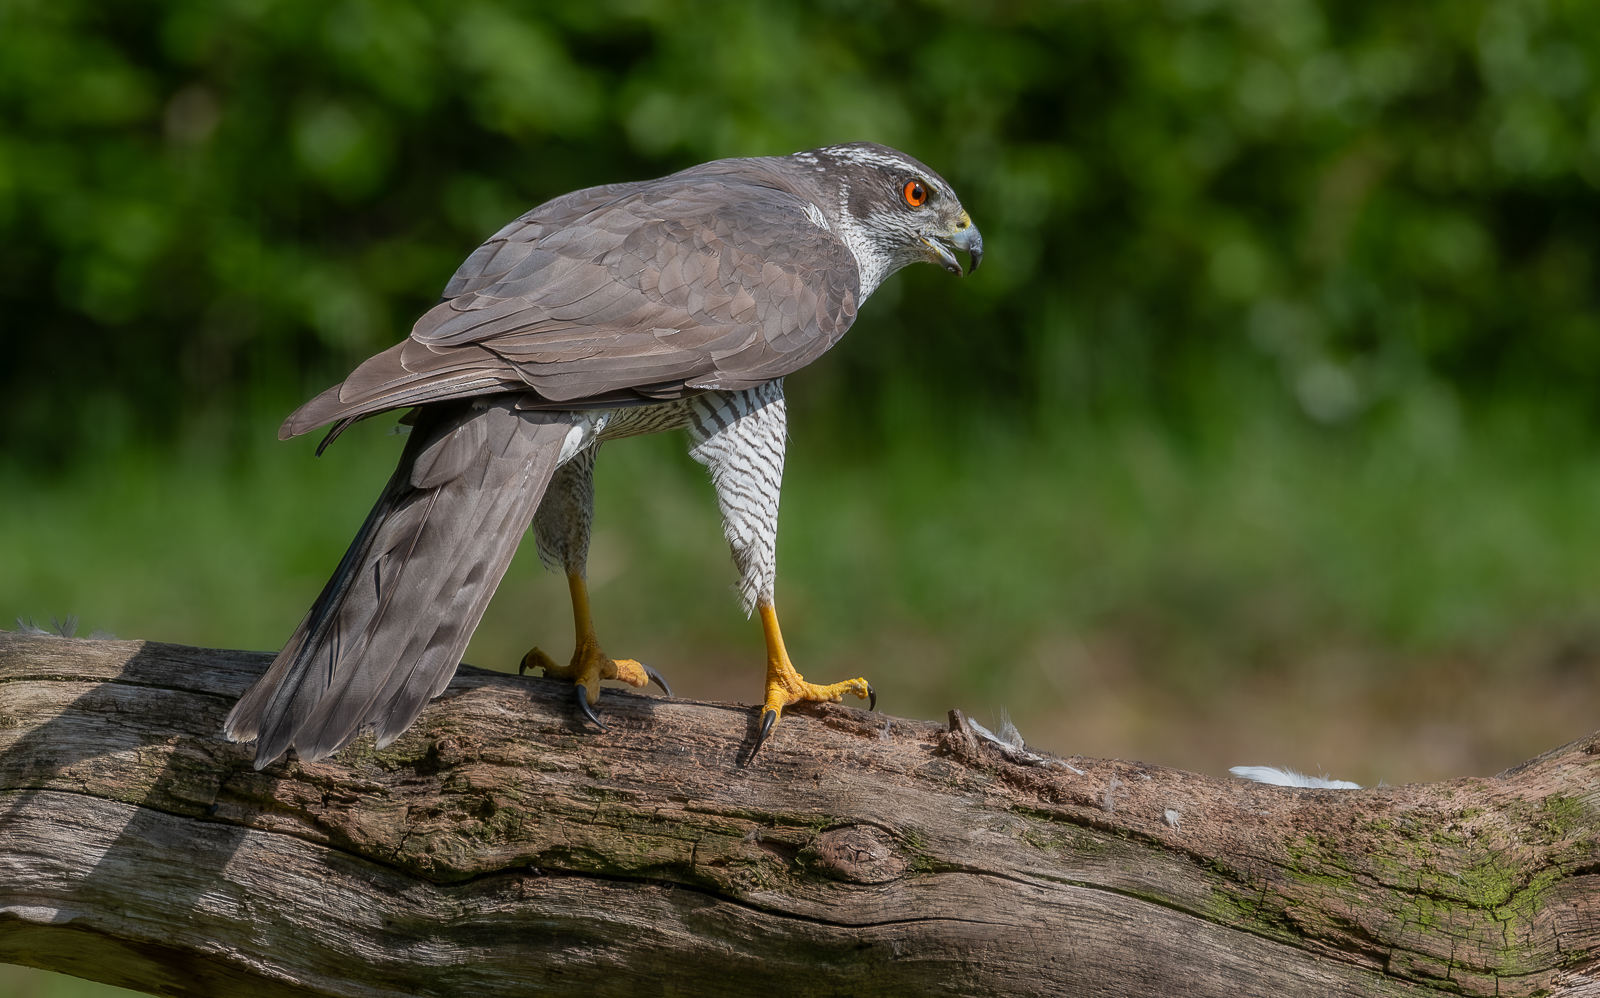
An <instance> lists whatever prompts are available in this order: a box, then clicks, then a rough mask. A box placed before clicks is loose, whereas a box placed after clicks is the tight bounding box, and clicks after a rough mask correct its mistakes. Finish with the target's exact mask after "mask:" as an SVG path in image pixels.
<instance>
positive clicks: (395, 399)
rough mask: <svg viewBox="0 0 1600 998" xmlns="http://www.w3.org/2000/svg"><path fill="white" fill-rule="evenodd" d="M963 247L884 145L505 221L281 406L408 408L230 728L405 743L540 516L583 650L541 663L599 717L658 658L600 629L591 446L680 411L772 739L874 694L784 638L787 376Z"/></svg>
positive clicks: (957, 227)
mask: <svg viewBox="0 0 1600 998" xmlns="http://www.w3.org/2000/svg"><path fill="white" fill-rule="evenodd" d="M958 249H959V250H963V251H965V252H967V253H968V254H970V256H971V259H972V267H973V268H974V269H975V268H976V267H977V266H978V263H979V261H980V260H981V258H982V253H983V242H982V240H981V238H980V237H979V235H978V229H977V227H976V226H974V225H973V224H972V220H971V219H970V218H969V217H968V215H967V213H966V211H964V210H963V209H962V207H961V204H960V202H959V201H958V200H957V199H956V195H955V192H954V191H952V190H951V189H950V185H948V184H946V183H945V182H944V180H942V179H941V178H940V177H939V176H938V174H936V173H934V172H933V171H932V170H930V169H928V168H927V167H926V166H924V165H922V164H921V163H919V162H917V161H916V160H914V159H912V158H911V157H909V156H907V155H905V154H903V153H900V152H896V151H895V150H893V149H889V148H887V147H884V146H880V145H873V144H869V143H854V144H849V145H839V146H829V147H827V148H823V149H816V150H812V151H810V152H802V153H796V154H794V155H793V156H785V157H772V158H761V159H726V160H718V161H716V162H713V163H706V164H703V165H701V166H696V167H692V168H690V169H688V170H684V171H683V172H681V173H675V174H673V175H672V176H669V177H663V178H661V179H659V180H650V181H645V182H642V183H629V184H610V185H607V186H603V187H594V188H590V189H588V190H583V191H577V192H574V193H572V194H568V195H566V196H565V197H559V198H556V199H555V200H553V201H550V202H548V203H546V204H543V205H541V206H539V207H538V208H535V209H533V210H532V211H530V212H528V213H527V214H525V215H523V216H522V217H521V218H519V219H517V220H516V221H514V222H512V223H511V224H510V225H507V226H506V227H505V228H503V229H501V230H500V231H499V232H497V233H495V234H494V236H492V237H491V238H490V239H489V240H488V241H487V242H485V243H484V244H483V245H482V246H480V247H479V248H478V249H477V251H476V252H474V253H473V254H472V255H471V256H470V257H468V258H467V261H466V262H465V263H464V264H462V265H461V269H460V270H458V271H456V274H455V276H454V277H453V278H452V279H451V280H450V283H449V284H448V285H447V286H446V287H445V290H444V296H443V298H442V299H441V301H440V303H439V304H438V305H436V306H434V307H433V308H432V309H431V310H429V311H428V312H427V313H426V314H425V315H423V317H422V318H421V319H419V320H418V321H417V324H416V326H415V327H413V329H412V331H411V335H410V336H409V337H407V338H406V339H405V340H404V341H402V342H401V343H399V344H398V345H396V346H394V347H392V348H390V349H388V350H385V351H384V352H383V353H380V354H378V355H377V356H376V357H373V358H371V359H370V360H368V361H366V362H365V363H363V364H362V365H361V366H360V367H358V368H356V370H355V371H354V373H352V374H351V375H350V377H348V378H347V379H345V381H344V382H343V383H342V384H339V385H336V386H334V387H333V388H330V389H328V390H327V391H326V392H323V393H322V394H321V395H319V396H317V397H316V398H314V399H312V400H311V401H310V402H308V403H306V404H305V405H304V406H302V407H301V408H300V409H298V410H297V411H295V412H294V413H293V414H292V415H291V416H290V417H289V418H288V420H286V421H285V422H284V424H283V428H282V430H281V431H280V432H279V436H280V437H282V438H284V439H287V438H289V437H291V436H295V435H297V434H301V433H305V432H307V431H309V430H312V429H314V428H316V427H319V426H323V425H325V424H328V423H332V424H333V427H332V429H331V430H330V431H329V434H328V439H327V440H324V441H323V446H324V447H325V446H327V444H328V443H329V442H330V441H331V440H332V439H333V438H334V437H336V436H337V435H338V434H339V433H340V432H341V431H342V430H343V429H344V428H345V427H347V426H349V425H350V424H351V423H353V422H355V421H356V420H359V419H363V418H366V417H368V416H371V415H374V414H376V413H379V412H383V411H385V410H389V409H398V408H410V409H411V410H412V411H411V412H410V413H409V414H407V415H406V416H405V417H404V418H403V419H402V420H401V421H402V422H403V423H408V424H409V425H410V426H411V432H410V436H409V438H408V440H407V442H406V445H405V450H404V453H403V454H402V455H401V457H400V465H399V467H398V468H397V469H396V470H395V473H394V475H393V477H392V478H390V480H389V484H388V486H387V487H386V488H385V489H384V490H383V494H382V495H381V496H379V497H378V502H377V505H376V506H374V507H373V509H372V512H371V513H370V514H369V515H368V516H367V520H366V522H365V523H364V524H363V525H362V527H361V530H360V532H359V533H357V534H356V537H355V540H354V541H352V542H351V544H350V549H349V550H348V551H347V552H346V553H345V556H344V559H343V560H342V561H341V562H340V563H339V567H338V568H337V569H336V570H335V572H334V574H333V578H331V579H330V580H329V581H328V584H327V586H326V587H324V589H323V590H322V594H321V595H320V596H318V597H317V600H316V602H315V603H314V604H313V605H312V607H311V610H310V612H308V613H307V614H306V616H305V619H304V620H302V621H301V622H300V626H299V628H298V629H297V630H296V631H295V632H294V634H293V636H292V637H290V639H289V642H288V644H287V645H286V646H285V647H284V649H283V651H282V652H280V653H279V654H278V657H277V658H276V659H275V660H274V661H273V663H272V666H271V667H270V668H269V669H268V670H267V672H266V673H265V674H264V675H263V676H262V677H261V678H260V679H259V680H257V681H256V683H255V684H254V685H253V686H251V687H250V689H249V690H248V691H247V692H246V693H245V694H244V696H243V697H241V698H240V700H239V703H238V704H237V705H236V706H235V707H234V708H233V711H232V713H230V714H229V715H228V719H227V722H226V724H225V727H224V732H225V734H226V735H227V737H228V738H230V739H232V740H233V741H240V742H248V741H252V740H253V741H255V742H256V759H255V765H256V768H257V769H260V768H262V767H264V766H266V765H268V764H269V763H271V762H272V761H273V760H275V759H277V758H278V757H279V756H280V755H282V754H283V753H284V752H285V751H287V750H288V749H289V748H290V747H291V746H293V747H294V748H295V750H296V751H297V752H298V753H299V755H300V757H301V758H303V759H306V760H308V761H314V760H317V759H321V758H323V757H325V756H327V755H329V754H331V753H333V752H335V751H337V750H338V749H339V748H340V747H342V746H343V745H345V744H346V743H347V742H349V741H350V740H351V739H352V738H354V737H355V736H356V735H357V734H358V733H359V732H360V731H361V730H362V729H363V728H366V727H368V726H370V727H371V728H373V729H374V732H375V734H376V736H377V743H378V745H379V746H380V747H381V746H384V745H387V744H388V743H389V742H391V741H393V740H394V739H395V738H397V737H398V736H399V735H400V733H401V732H403V731H405V730H406V728H408V727H410V725H411V723H412V722H413V721H415V720H416V718H417V715H418V714H420V713H421V712H422V708H423V706H424V705H425V704H426V703H427V702H428V700H430V699H431V698H433V697H435V696H437V695H438V694H439V693H440V692H442V691H443V690H444V688H445V686H446V684H448V683H449V681H450V678H451V676H452V675H454V673H455V669H456V664H457V663H458V662H459V661H460V660H461V655H462V653H463V652H464V651H465V650H466V647H467V641H468V639H469V638H471V636H472V632H473V630H474V629H476V627H477V626H478V621H479V620H480V619H481V618H482V617H483V612H484V609H485V607H486V606H487V605H488V602H489V598H490V596H491V595H493V593H494V590H495V587H496V586H498V585H499V583H500V578H501V576H502V575H504V574H505V571H506V566H507V565H508V564H509V563H510V561H511V556H512V554H513V553H514V552H515V551H516V548H517V543H518V541H519V540H520V539H521V537H522V535H523V533H524V532H525V531H526V530H527V529H528V526H529V524H530V523H531V524H532V526H533V529H534V535H535V538H536V539H537V542H538V545H539V556H540V558H541V559H543V561H544V562H545V564H546V565H548V566H550V567H551V568H560V569H562V570H564V571H565V572H566V575H567V580H568V583H569V586H570V588H571V593H572V606H573V615H574V618H575V623H576V630H577V648H576V650H575V651H574V652H573V655H572V660H571V662H570V663H569V664H567V665H559V664H557V663H556V662H554V661H551V660H550V658H549V657H548V656H546V655H544V654H543V653H542V652H540V651H539V650H538V649H534V650H533V651H531V652H529V653H528V655H527V657H526V658H525V659H524V660H523V662H524V666H525V667H526V666H532V665H537V666H540V667H542V668H543V669H544V671H545V674H546V675H550V676H558V677H562V678H566V679H570V680H572V681H573V682H574V683H575V684H576V686H577V690H576V699H577V701H578V703H579V705H580V706H581V707H582V709H583V711H584V712H585V713H586V714H587V715H588V716H589V717H590V718H591V719H592V720H594V721H595V722H596V723H599V719H598V718H597V717H596V716H595V714H594V711H593V704H594V703H595V701H596V700H597V698H598V697H599V694H600V681H601V680H602V679H619V680H622V681H623V682H626V683H629V684H632V685H634V686H643V685H645V684H646V683H647V682H649V680H650V679H652V678H654V679H656V680H657V681H658V682H659V681H660V677H659V676H657V675H655V673H654V670H650V669H648V668H647V667H644V666H641V665H640V664H639V663H638V662H635V661H633V660H631V659H624V660H613V659H611V658H609V657H607V656H606V655H605V654H604V653H603V652H602V651H601V649H600V643H599V641H597V640H596V638H595V633H594V626H593V624H592V622H591V620H590V617H589V601H588V594H587V591H586V589H585V583H584V563H585V560H586V558H587V555H588V548H589V528H590V521H591V518H592V513H593V501H594V481H593V470H594V461H595V455H596V452H597V451H598V449H599V446H600V444H601V443H604V442H605V441H607V440H613V439H617V438H619V437H627V436H635V435H638V434H642V433H656V432H659V431H662V430H669V429H676V428H680V427H681V428H683V429H686V430H687V431H688V435H689V453H690V454H691V455H692V456H693V458H694V459H695V460H696V461H698V462H700V463H701V464H703V465H705V466H706V467H707V468H708V469H710V472H711V480H712V482H713V484H714V486H715V488H716V493H717V502H718V505H719V506H720V507H721V511H722V522H723V531H724V533H725V534H726V535H727V538H728V543H729V544H730V545H731V547H732V549H733V558H734V561H735V563H736V564H737V566H738V569H739V573H740V582H739V594H740V596H741V598H742V600H743V602H744V604H745V609H746V612H749V611H750V609H751V608H754V609H755V610H756V611H757V612H759V614H760V617H761V625H762V629H763V631H764V632H765V634H766V643H767V693H766V700H765V704H764V708H763V711H764V713H763V716H762V725H761V738H762V739H764V738H765V737H766V735H767V733H768V731H770V729H771V727H772V725H773V724H774V723H776V721H777V719H778V717H779V716H780V715H781V713H782V711H783V708H784V707H786V706H788V705H790V704H793V703H796V702H798V701H801V700H823V701H837V700H839V699H840V698H841V696H842V695H843V694H845V693H854V694H855V695H856V696H858V697H862V698H866V697H868V696H874V699H875V695H874V694H873V691H872V687H870V686H869V685H868V684H867V681H866V680H865V679H851V680H846V681H845V682H841V683H834V684H833V685H830V686H820V685H814V684H812V683H808V682H806V681H805V680H804V679H803V678H802V677H801V676H800V674H799V673H798V672H796V671H795V668H794V666H793V665H792V664H791V663H790V661H789V656H788V653H787V652H785V651H784V647H783V637H782V634H781V633H780V632H779V630H778V615H777V610H776V608H775V605H774V602H773V586H774V579H775V575H776V570H775V561H774V546H775V542H776V538H777V529H778V492H779V483H780V480H781V478H782V475H783V458H784V433H785V412H784V398H783V378H784V376H785V375H787V374H790V373H792V372H794V371H797V370H799V369H800V368H801V367H804V366H805V365H806V364H808V363H810V362H811V361H813V360H815V359H816V358H817V357H819V356H820V355H821V354H822V353H823V351H825V350H827V349H828V348H829V347H831V346H832V345H833V344H834V343H836V342H838V340H839V338H840V337H841V336H843V335H844V334H845V331H846V330H847V329H849V328H850V324H851V323H852V322H853V321H854V320H855V316H856V310H857V309H858V308H859V307H860V306H861V304H862V302H864V301H866V299H867V297H868V296H869V295H871V294H872V292H873V291H874V290H875V289H876V288H877V287H878V286H879V285H880V284H881V283H882V282H883V280H884V278H886V277H888V276H889V275H890V274H892V273H894V272H895V271H896V270H898V269H900V268H901V267H903V266H905V265H907V264H909V263H913V262H916V261H918V260H927V261H931V262H934V263H938V264H940V265H942V266H943V267H945V268H946V269H947V270H949V271H951V272H952V273H955V274H960V273H961V265H960V263H959V262H958V261H957V259H956V256H955V253H954V251H955V250H958ZM318 452H319V453H320V452H321V448H319V449H318ZM662 686H663V689H665V684H662ZM602 727H603V725H602ZM757 744H758V746H759V744H760V743H759V742H758V743H757Z"/></svg>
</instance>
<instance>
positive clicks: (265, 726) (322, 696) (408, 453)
mask: <svg viewBox="0 0 1600 998" xmlns="http://www.w3.org/2000/svg"><path fill="white" fill-rule="evenodd" d="M516 400H517V396H515V395H510V396H491V397H488V398H480V399H478V400H475V401H470V402H459V403H457V402H450V403H438V404H434V405H429V406H425V407H423V408H422V409H420V410H418V417H417V420H416V425H415V426H414V428H413V430H412V433H411V436H410V438H409V439H408V440H407V442H406V448H405V451H404V453H403V454H402V455H401V458H400V464H399V467H398V468H396V469H395V473H394V476H393V477H392V478H390V480H389V484H388V486H387V487H386V488H385V489H384V490H383V494H382V495H381V496H379V497H378V502H377V504H376V505H375V506H374V507H373V509H372V512H371V513H370V514H369V515H368V516H367V520H366V522H365V523H364V524H362V527H361V530H360V532H358V533H357V534H356V537H355V540H354V541H352V542H351V544H350V549H349V550H348V551H347V552H346V553H345V556H344V559H343V560H342V561H341V562H340V563H339V567H338V569H337V570H335V572H334V574H333V578H331V579H329V580H328V584H327V586H325V587H324V588H323V590H322V594H321V595H320V596H319V597H317V601H316V602H315V603H314V604H313V605H312V607H311V610H310V612H309V613H307V614H306V617H305V619H304V620H302V621H301V622H300V626H299V628H298V629H297V630H296V631H295V633H294V635H293V636H292V637H291V638H290V639H289V643H288V644H287V645H286V646H285V647H284V649H283V651H282V652H280V653H279V655H278V657H277V658H276V659H275V660H274V661H273V663H272V666H271V667H270V668H269V669H268V670H267V672H266V674H265V675H263V676H262V677H261V678H260V679H259V680H257V681H256V683H255V684H254V685H253V686H251V687H250V689H249V690H248V691H247V692H246V693H245V695H244V696H243V697H241V698H240V700H239V703H238V704H237V705H236V706H235V707H234V708H233V711H232V713H230V714H229V715H228V719H227V721H226V722H225V724H224V729H223V730H224V733H225V734H226V735H227V737H228V738H230V739H232V740H233V741H240V742H248V741H251V740H254V741H255V742H256V761H255V764H256V768H257V769H261V768H263V767H264V766H267V765H268V764H270V763H271V762H272V761H273V760H275V759H277V758H278V756H280V755H282V754H283V753H284V752H285V751H287V750H288V749H289V747H290V746H291V745H292V746H293V747H294V748H295V750H296V751H297V752H298V753H299V755H300V757H301V758H302V759H304V760H306V761H312V762H314V761H316V760H318V759H322V758H324V757H326V756H328V755H330V754H332V753H333V752H336V751H338V750H339V749H340V748H341V747H343V746H344V745H345V744H347V743H348V742H349V741H350V740H351V739H352V738H354V737H355V736H356V735H357V733H359V732H360V731H361V729H362V728H364V727H367V726H369V725H370V726H372V727H373V728H374V730H375V732H376V734H377V738H378V745H379V746H380V747H382V746H385V745H387V744H389V743H390V742H392V741H393V740H394V739H395V738H397V737H399V735H400V733H401V732H403V731H405V729H406V728H408V727H410V726H411V723H412V722H413V721H415V720H416V718H417V715H418V714H420V713H421V712H422V708H423V707H424V706H425V705H426V704H427V702H428V701H429V700H430V699H432V698H433V697H435V696H437V695H438V694H439V693H440V692H442V691H443V690H444V687H445V686H446V685H447V684H448V683H449V682H450V677H451V676H453V675H454V674H455V668H456V665H457V664H458V663H459V662H460V661H461V654H462V652H463V651H465V650H466V647H467V642H468V641H469V640H470V639H471V637H472V632H473V631H474V630H476V629H477V626H478V621H479V620H481V619H482V617H483V611H484V608H485V607H486V606H487V605H488V603H489V598H490V597H491V596H492V595H493V594H494V590H495V588H496V587H497V586H498V585H499V584H500V579H501V577H502V576H503V575H504V574H505V571H506V567H507V565H509V564H510V562H511V556H512V555H513V554H514V553H515V552H516V549H517V543H518V541H519V540H520V539H521V537H522V534H523V532H524V531H526V530H527V529H528V524H529V522H530V521H531V520H532V519H533V514H534V510H535V508H537V506H538V505H539V499H540V497H541V496H542V495H543V494H544V491H545V486H546V485H547V484H548V483H549V481H550V477H551V475H552V474H553V473H554V472H555V470H556V466H557V463H558V462H559V460H560V457H561V452H562V449H563V444H564V442H565V441H566V440H567V438H568V435H569V432H570V431H571V430H572V429H573V423H574V419H575V417H574V415H573V414H571V413H561V412H519V411H518V410H517V409H516V408H515V405H516Z"/></svg>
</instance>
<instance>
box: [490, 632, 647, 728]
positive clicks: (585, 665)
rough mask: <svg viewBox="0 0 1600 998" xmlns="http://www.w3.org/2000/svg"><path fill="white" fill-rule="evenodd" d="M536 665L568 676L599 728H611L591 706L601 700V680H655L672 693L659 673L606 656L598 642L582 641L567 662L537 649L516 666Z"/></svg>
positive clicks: (546, 671) (521, 669)
mask: <svg viewBox="0 0 1600 998" xmlns="http://www.w3.org/2000/svg"><path fill="white" fill-rule="evenodd" d="M533 668H539V669H543V670H544V674H545V675H546V676H549V677H553V678H556V679H570V680H572V682H573V684H574V685H573V689H574V691H575V694H576V697H577V701H578V707H579V708H580V709H581V710H582V711H583V713H584V715H585V716H586V717H588V718H589V720H591V721H593V722H594V723H595V724H596V725H597V726H599V728H600V730H601V731H609V730H611V729H609V728H607V727H606V726H605V722H603V721H601V720H600V718H599V717H598V716H597V715H596V714H595V712H594V705H595V702H596V701H597V700H599V699H600V680H602V679H618V680H621V681H622V682H624V683H627V684H628V685H629V686H647V685H649V684H650V683H651V682H654V683H655V684H656V685H657V686H659V687H661V689H662V692H664V693H666V695H667V696H669V697H670V696H671V695H672V690H671V688H669V687H668V686H667V681H666V680H665V679H662V678H661V673H659V672H657V671H656V670H654V669H652V668H650V667H649V666H648V665H645V664H644V663H643V662H635V661H634V660H633V659H631V658H607V657H606V654H605V652H602V651H601V650H600V647H599V645H596V644H592V643H587V642H586V643H584V644H580V645H579V646H578V649H577V651H575V652H573V653H572V661H571V662H570V663H569V664H567V665H558V664H556V662H555V660H554V659H552V658H551V657H550V656H549V655H546V654H545V653H544V652H543V651H541V650H540V649H538V648H535V649H533V650H532V651H530V652H528V654H526V655H524V656H522V664H521V665H520V666H519V667H518V668H517V671H518V672H519V673H521V672H527V671H528V670H529V669H533Z"/></svg>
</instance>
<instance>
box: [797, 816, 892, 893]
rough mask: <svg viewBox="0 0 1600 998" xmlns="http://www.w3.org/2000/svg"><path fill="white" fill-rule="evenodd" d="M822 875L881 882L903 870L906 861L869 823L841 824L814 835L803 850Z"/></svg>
mask: <svg viewBox="0 0 1600 998" xmlns="http://www.w3.org/2000/svg"><path fill="white" fill-rule="evenodd" d="M807 851H808V852H809V853H810V854H811V855H810V856H809V857H808V858H809V859H810V860H811V864H812V865H813V866H815V867H816V868H817V870H818V871H819V872H820V873H822V874H823V875H825V876H829V877H833V878H834V879H835V880H848V881H852V882H854V883H858V884H881V883H884V882H885V881H889V880H894V879H896V878H897V877H899V876H900V875H901V874H902V873H904V872H905V870H906V865H907V864H906V861H905V859H903V858H902V857H901V856H900V855H899V853H897V852H896V851H895V848H894V845H893V844H892V843H891V842H890V841H888V839H887V837H886V836H885V835H884V833H883V832H881V831H879V830H878V829H876V828H873V827H872V826H871V825H845V826H844V827H842V828H830V829H828V830H827V831H825V832H823V833H822V834H821V835H818V836H817V838H816V840H815V841H814V842H812V843H811V847H810V849H808V850H807Z"/></svg>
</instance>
